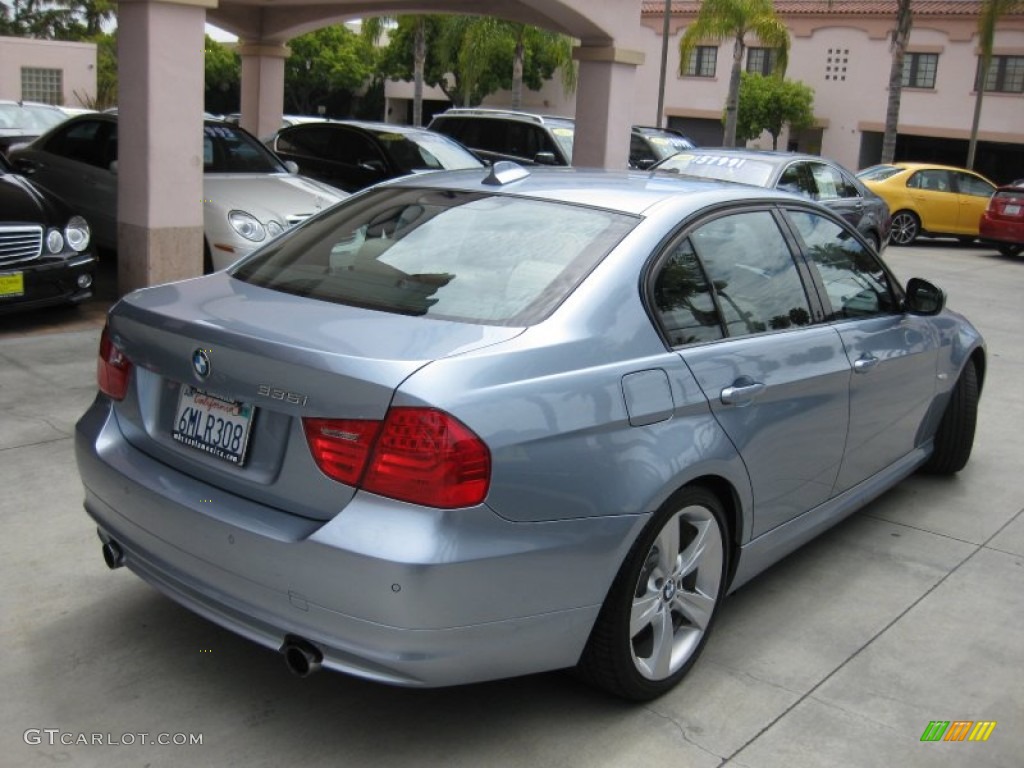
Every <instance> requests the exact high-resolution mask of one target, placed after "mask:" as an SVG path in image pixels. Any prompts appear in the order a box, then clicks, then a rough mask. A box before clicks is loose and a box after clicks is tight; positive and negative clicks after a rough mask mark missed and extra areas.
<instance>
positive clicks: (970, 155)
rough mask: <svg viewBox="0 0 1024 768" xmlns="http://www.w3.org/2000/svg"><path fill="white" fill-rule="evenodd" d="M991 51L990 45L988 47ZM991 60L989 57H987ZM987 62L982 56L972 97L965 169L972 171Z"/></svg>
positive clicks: (986, 76)
mask: <svg viewBox="0 0 1024 768" xmlns="http://www.w3.org/2000/svg"><path fill="white" fill-rule="evenodd" d="M989 50H990V51H991V45H990V46H989ZM989 60H991V55H990V56H989ZM988 67H989V61H986V60H985V56H984V54H983V55H982V64H981V76H980V77H979V78H978V90H977V92H976V93H975V95H974V119H973V120H972V121H971V140H970V141H969V142H968V144H967V167H968V168H970V169H971V170H972V171H973V170H974V155H975V154H976V153H977V151H978V126H979V124H980V123H981V100H982V97H984V95H985V80H987V79H988Z"/></svg>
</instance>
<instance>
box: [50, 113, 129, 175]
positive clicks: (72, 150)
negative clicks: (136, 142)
mask: <svg viewBox="0 0 1024 768" xmlns="http://www.w3.org/2000/svg"><path fill="white" fill-rule="evenodd" d="M108 125H110V124H109V123H107V122H104V121H102V120H83V121H81V122H78V123H75V124H74V125H71V126H68V128H67V130H64V131H61V132H60V133H58V134H57V135H56V136H54V137H53V138H51V139H50V141H49V142H48V143H47V145H46V150H47V151H48V152H52V153H53V154H55V155H60V156H61V157H66V158H67V159H68V160H76V161H78V162H80V163H88V164H89V165H95V166H97V167H99V168H106V167H107V166H108V165H109V164H110V161H109V160H107V158H108V157H110V154H111V152H110V147H109V146H108V137H109V136H110V131H109V130H108V128H107V126H108ZM116 158H117V153H116V151H114V155H113V158H112V159H116Z"/></svg>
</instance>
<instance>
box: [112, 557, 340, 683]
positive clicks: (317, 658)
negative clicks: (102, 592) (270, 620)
mask: <svg viewBox="0 0 1024 768" xmlns="http://www.w3.org/2000/svg"><path fill="white" fill-rule="evenodd" d="M103 562H105V563H106V564H107V568H109V569H110V570H112V571H113V570H116V569H118V568H121V567H122V566H123V565H124V550H123V549H121V545H120V544H118V543H117V542H116V541H114V540H113V539H111V540H109V541H105V542H103ZM281 654H282V655H283V656H284V663H285V665H286V666H287V667H288V669H290V670H291V671H292V673H293V674H294V675H296V676H297V677H309V676H310V675H312V674H313V673H314V672H316V671H318V670H319V669H320V667H321V665H322V664H323V661H324V654H323V652H322V651H321V650H320V649H319V648H317V647H316V646H315V645H313V643H311V642H309V640H306V639H304V638H301V637H298V636H297V635H286V636H285V638H284V644H283V645H282V646H281Z"/></svg>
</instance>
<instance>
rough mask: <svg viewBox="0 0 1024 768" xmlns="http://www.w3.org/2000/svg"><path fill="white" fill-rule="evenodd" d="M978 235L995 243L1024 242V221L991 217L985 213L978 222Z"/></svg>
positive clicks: (1015, 243)
mask: <svg viewBox="0 0 1024 768" xmlns="http://www.w3.org/2000/svg"><path fill="white" fill-rule="evenodd" d="M978 236H979V237H981V239H982V240H990V241H992V242H994V243H1011V244H1014V245H1020V244H1024V223H1017V222H1012V221H1004V220H1001V219H990V218H989V217H988V216H987V215H983V216H982V217H981V221H980V222H979V224H978Z"/></svg>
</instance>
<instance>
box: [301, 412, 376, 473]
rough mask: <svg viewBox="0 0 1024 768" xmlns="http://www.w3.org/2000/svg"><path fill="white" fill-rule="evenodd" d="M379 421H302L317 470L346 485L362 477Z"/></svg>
mask: <svg viewBox="0 0 1024 768" xmlns="http://www.w3.org/2000/svg"><path fill="white" fill-rule="evenodd" d="M380 424H381V423H380V422H379V421H366V420H357V419H303V420H302V428H303V430H305V432H306V442H308V443H309V450H310V451H311V452H312V454H313V460H314V461H315V462H316V465H317V466H318V467H320V471H321V472H323V473H324V474H325V475H327V476H328V477H330V478H331V479H333V480H337V481H338V482H340V483H345V484H346V485H356V484H358V482H359V479H360V478H361V477H362V476H363V469H364V468H365V467H366V459H367V458H368V457H369V455H370V449H371V448H372V447H373V441H374V438H376V437H377V432H379V431H380Z"/></svg>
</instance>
